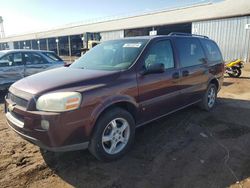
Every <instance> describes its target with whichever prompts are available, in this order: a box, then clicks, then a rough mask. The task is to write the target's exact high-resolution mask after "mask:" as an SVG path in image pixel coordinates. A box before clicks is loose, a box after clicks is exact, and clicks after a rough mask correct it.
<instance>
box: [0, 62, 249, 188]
mask: <svg viewBox="0 0 250 188" xmlns="http://www.w3.org/2000/svg"><path fill="white" fill-rule="evenodd" d="M249 77H250V66H248V68H246V69H245V72H244V74H243V76H242V78H240V79H232V78H225V83H224V86H223V88H222V90H221V92H220V94H219V100H218V104H217V106H216V108H215V109H214V110H213V111H212V112H211V113H208V112H204V111H201V110H200V109H199V108H197V107H195V106H194V107H190V108H188V109H185V110H182V111H180V112H177V113H175V114H173V115H170V116H168V117H166V118H163V119H160V120H158V121H155V122H153V123H151V124H149V125H147V126H144V127H141V128H139V129H138V130H137V132H136V141H135V145H134V147H133V148H132V150H131V151H130V152H129V153H128V154H127V155H126V156H125V157H124V158H122V159H121V160H118V161H115V162H112V163H101V162H99V161H97V160H96V159H95V158H94V157H93V156H91V155H90V154H89V152H88V151H77V152H68V153H57V154H55V153H51V152H42V154H41V152H40V150H39V148H38V147H36V146H33V145H31V144H29V143H28V142H26V141H24V140H22V139H21V138H20V137H19V136H17V135H16V134H15V133H14V132H13V131H12V130H11V129H10V128H9V127H8V126H7V125H6V123H5V117H4V115H3V110H2V108H3V105H2V104H1V115H0V187H60V188H61V187H72V186H73V187H103V188H108V187H114V188H121V187H140V188H141V187H157V188H158V187H178V188H180V187H181V188H182V187H183V188H184V187H185V188H189V187H190V188H196V187H197V188H206V187H209V188H213V187H216V188H217V187H229V186H232V187H233V188H235V187H250V178H249V179H248V177H250V84H249V82H250V78H249ZM0 102H1V103H2V102H3V94H2V98H1V101H0ZM236 182H238V183H236Z"/></svg>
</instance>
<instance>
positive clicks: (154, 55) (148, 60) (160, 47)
mask: <svg viewBox="0 0 250 188" xmlns="http://www.w3.org/2000/svg"><path fill="white" fill-rule="evenodd" d="M155 63H162V64H163V65H164V66H165V69H169V68H173V67H174V56H173V50H172V46H171V42H170V41H169V40H163V41H158V42H156V43H155V44H152V46H151V47H150V49H149V51H148V53H147V55H146V57H145V60H144V65H145V68H147V67H149V65H152V64H155Z"/></svg>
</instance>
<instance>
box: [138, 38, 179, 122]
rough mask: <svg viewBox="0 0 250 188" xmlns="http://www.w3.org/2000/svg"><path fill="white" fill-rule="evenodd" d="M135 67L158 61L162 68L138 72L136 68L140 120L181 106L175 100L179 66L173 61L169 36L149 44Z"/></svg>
mask: <svg viewBox="0 0 250 188" xmlns="http://www.w3.org/2000/svg"><path fill="white" fill-rule="evenodd" d="M140 63H141V64H140V67H139V70H142V69H147V67H148V66H149V65H150V64H154V63H162V64H164V66H165V72H163V73H157V74H146V75H142V74H140V71H139V72H138V76H137V78H138V88H139V103H140V109H141V116H140V117H142V119H141V120H140V121H141V122H140V123H142V122H146V121H150V120H152V119H154V118H157V117H159V116H163V115H165V114H167V113H169V112H171V111H173V110H175V109H177V108H179V107H180V106H181V102H180V100H178V96H179V92H180V88H179V86H178V83H179V79H180V78H179V70H178V68H177V67H176V64H175V58H174V53H173V48H172V44H171V41H170V40H167V39H165V40H158V41H155V42H153V43H151V45H150V46H149V48H148V49H147V51H146V55H144V57H143V58H142V60H141V62H140Z"/></svg>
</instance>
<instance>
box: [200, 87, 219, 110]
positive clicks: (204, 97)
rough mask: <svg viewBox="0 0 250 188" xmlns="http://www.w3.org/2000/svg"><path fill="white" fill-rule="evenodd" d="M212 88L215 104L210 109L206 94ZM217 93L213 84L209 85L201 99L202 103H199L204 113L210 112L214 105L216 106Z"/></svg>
mask: <svg viewBox="0 0 250 188" xmlns="http://www.w3.org/2000/svg"><path fill="white" fill-rule="evenodd" d="M212 87H213V88H214V89H215V102H214V105H213V106H212V107H209V106H208V93H209V91H210V89H211V88H212ZM217 92H218V88H217V87H216V85H215V84H209V86H208V88H207V90H206V93H205V94H204V96H203V99H202V103H201V107H202V108H203V109H204V110H206V111H210V110H212V109H213V108H214V106H215V104H216V101H217Z"/></svg>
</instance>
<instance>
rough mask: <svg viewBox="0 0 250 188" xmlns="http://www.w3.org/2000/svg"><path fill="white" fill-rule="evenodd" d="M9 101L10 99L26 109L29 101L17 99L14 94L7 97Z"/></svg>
mask: <svg viewBox="0 0 250 188" xmlns="http://www.w3.org/2000/svg"><path fill="white" fill-rule="evenodd" d="M7 98H8V99H10V100H11V101H12V102H13V103H15V104H17V105H18V106H22V107H24V108H27V105H28V101H27V100H25V99H22V98H20V97H17V96H15V95H13V94H12V93H8V96H7Z"/></svg>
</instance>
